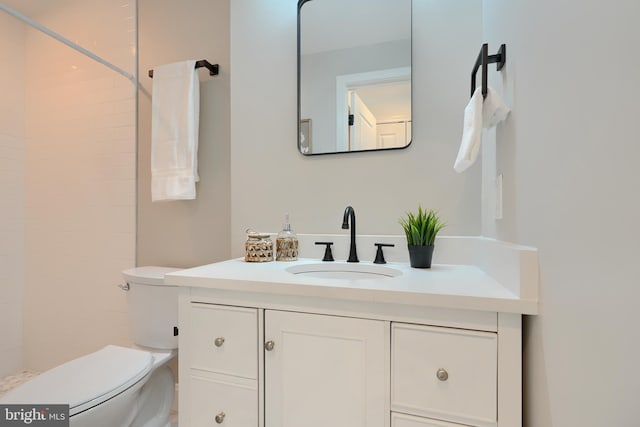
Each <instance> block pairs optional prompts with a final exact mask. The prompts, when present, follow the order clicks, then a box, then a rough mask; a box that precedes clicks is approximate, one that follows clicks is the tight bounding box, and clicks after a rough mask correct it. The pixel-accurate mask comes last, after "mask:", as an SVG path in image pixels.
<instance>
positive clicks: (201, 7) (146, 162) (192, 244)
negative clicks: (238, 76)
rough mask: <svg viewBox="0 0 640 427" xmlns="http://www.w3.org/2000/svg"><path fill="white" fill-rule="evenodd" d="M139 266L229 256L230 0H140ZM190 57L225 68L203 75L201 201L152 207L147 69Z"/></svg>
mask: <svg viewBox="0 0 640 427" xmlns="http://www.w3.org/2000/svg"><path fill="white" fill-rule="evenodd" d="M139 7H140V30H139V31H140V70H141V71H140V75H141V77H140V84H141V90H140V92H139V100H140V104H139V110H138V112H139V123H138V138H139V149H138V230H137V231H138V264H139V265H164V266H173V267H193V266H196V265H202V264H208V263H211V262H215V261H221V260H224V259H228V258H229V252H230V250H229V246H230V243H229V239H230V234H231V233H230V232H229V223H230V221H231V220H230V215H231V208H230V192H231V183H230V172H229V169H230V161H229V156H230V154H229V151H230V148H229V138H230V136H229V96H230V95H229V86H230V78H231V72H230V69H229V0H216V1H211V0H183V1H180V2H176V1H172V0H141V1H140V4H139ZM187 59H207V60H209V61H210V62H212V63H214V64H219V65H220V74H219V75H218V76H215V77H212V76H209V74H208V71H207V70H205V69H201V70H199V72H198V73H199V76H200V136H199V148H198V165H199V167H198V169H199V175H200V182H198V183H197V184H196V199H195V200H186V201H172V202H161V203H152V202H151V165H150V162H151V160H150V159H151V154H150V153H151V93H152V91H153V79H150V78H149V77H148V76H147V70H149V69H152V68H154V67H155V66H157V65H161V64H166V63H170V62H174V61H184V60H187Z"/></svg>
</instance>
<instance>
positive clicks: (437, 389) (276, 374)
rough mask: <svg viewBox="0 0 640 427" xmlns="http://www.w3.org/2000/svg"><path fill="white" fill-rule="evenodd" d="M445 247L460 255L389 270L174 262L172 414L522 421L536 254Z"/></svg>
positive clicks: (203, 419)
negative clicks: (526, 321)
mask: <svg viewBox="0 0 640 427" xmlns="http://www.w3.org/2000/svg"><path fill="white" fill-rule="evenodd" d="M299 237H301V236H299ZM347 237H348V236H345V239H346V238H347ZM372 239H374V240H372V241H376V242H379V241H389V240H390V238H389V237H379V236H376V237H372ZM402 239H404V237H403V236H399V237H397V240H395V241H394V240H391V241H393V242H395V244H396V246H400V245H401V244H403V240H402ZM307 240H308V242H307V243H304V239H303V240H301V245H302V246H301V247H302V248H303V249H304V248H305V247H306V248H307V250H309V249H308V248H309V247H312V248H313V249H315V248H316V246H315V244H314V243H313V242H315V241H325V240H329V239H328V238H326V236H313V238H309V239H307ZM331 240H336V236H332V237H331ZM337 244H338V243H336V245H337ZM340 244H341V245H342V247H348V241H343V242H341V243H340ZM305 245H306V246H305ZM439 251H440V252H439V253H440V254H441V256H445V255H446V254H447V253H448V254H456V256H457V257H460V258H461V259H462V261H463V262H462V263H460V264H456V263H453V262H452V263H446V262H443V263H442V264H435V265H432V268H431V269H429V270H427V271H425V270H422V269H414V268H411V267H410V266H409V265H408V264H406V263H402V262H396V263H393V262H389V263H388V264H387V266H385V268H386V269H387V270H393V271H394V272H395V273H396V274H393V275H389V276H384V277H383V278H377V277H376V278H373V279H372V278H371V277H370V276H367V277H366V278H359V276H353V275H351V276H349V275H347V276H339V275H338V276H336V275H329V276H327V275H322V274H321V275H319V276H314V275H305V274H299V273H300V272H301V271H305V272H311V273H313V272H318V271H319V272H320V273H324V272H326V271H328V270H326V268H331V269H333V270H332V271H335V272H338V273H340V272H345V271H346V272H351V271H352V270H353V266H351V265H347V264H348V263H346V262H344V261H342V262H340V261H335V262H333V263H327V264H325V263H321V262H319V261H317V260H309V259H299V260H298V261H294V262H267V263H247V262H244V260H243V259H234V260H228V261H224V262H220V263H215V264H210V265H205V266H201V267H196V268H192V269H187V270H181V271H178V272H175V273H170V274H168V275H167V276H166V277H165V282H166V283H168V284H170V285H176V286H179V287H180V297H179V311H178V313H179V325H178V326H179V346H180V353H179V418H180V419H179V424H180V426H181V427H204V426H206V427H211V426H217V425H220V426H223V427H225V426H226V427H229V426H231V427H240V426H241V427H300V426H304V427H325V426H332V427H356V426H358V427H522V316H523V315H526V314H530V315H535V314H537V310H538V305H537V304H538V303H537V283H538V276H537V265H538V264H537V253H536V251H535V249H532V248H527V247H521V246H517V245H511V244H507V243H504V242H498V241H494V240H489V239H484V238H451V239H448V240H447V239H443V240H441V241H440V244H439ZM392 254H393V252H391V253H390V255H392ZM465 254H466V255H465ZM474 254H475V255H474ZM474 260H475V261H474ZM471 261H473V262H471ZM440 262H442V259H441V261H440ZM358 268H360V269H365V270H366V269H369V270H371V271H374V272H378V273H379V272H380V267H379V266H378V265H374V264H372V263H366V262H360V263H359V267H358ZM387 270H385V271H387ZM367 271H368V270H367ZM340 277H343V278H340Z"/></svg>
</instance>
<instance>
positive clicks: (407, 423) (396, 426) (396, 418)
mask: <svg viewBox="0 0 640 427" xmlns="http://www.w3.org/2000/svg"><path fill="white" fill-rule="evenodd" d="M391 427H467V426H464V425H462V424H452V423H449V422H447V421H437V420H432V419H429V418H422V417H414V416H412V415H406V414H398V413H397V412H392V413H391Z"/></svg>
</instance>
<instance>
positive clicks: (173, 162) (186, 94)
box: [151, 60, 200, 202]
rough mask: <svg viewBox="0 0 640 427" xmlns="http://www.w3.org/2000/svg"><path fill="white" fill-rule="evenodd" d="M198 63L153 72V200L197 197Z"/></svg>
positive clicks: (161, 67) (163, 67)
mask: <svg viewBox="0 0 640 427" xmlns="http://www.w3.org/2000/svg"><path fill="white" fill-rule="evenodd" d="M195 62H196V61H195V60H189V61H182V62H176V63H173V64H166V65H160V66H158V67H155V69H154V71H153V93H152V108H151V122H152V124H151V200H152V201H154V202H156V201H163V200H189V199H195V198H196V182H197V181H199V177H198V130H199V121H200V82H199V80H198V75H197V73H196V69H195Z"/></svg>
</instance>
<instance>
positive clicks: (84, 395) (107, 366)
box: [0, 345, 153, 416]
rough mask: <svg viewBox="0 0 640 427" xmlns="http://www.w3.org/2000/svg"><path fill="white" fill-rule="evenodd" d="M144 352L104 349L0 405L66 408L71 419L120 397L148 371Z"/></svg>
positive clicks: (22, 389) (149, 363) (55, 370)
mask: <svg viewBox="0 0 640 427" xmlns="http://www.w3.org/2000/svg"><path fill="white" fill-rule="evenodd" d="M152 364H153V356H152V354H151V353H150V352H148V351H143V350H136V349H132V348H125V347H118V346H114V345H108V346H106V347H105V348H103V349H102V350H99V351H97V352H95V353H91V354H88V355H86V356H82V357H79V358H77V359H74V360H71V361H69V362H67V363H64V364H62V365H60V366H57V367H55V368H53V369H51V370H49V371H46V372H44V373H42V374H41V375H39V376H38V377H36V378H34V379H33V380H31V381H28V382H26V383H24V384H22V385H21V386H19V387H17V388H15V389H14V390H12V391H11V392H9V393H8V394H6V395H5V396H3V398H2V399H0V401H1V402H2V403H34V404H68V405H69V415H70V416H73V415H75V414H78V413H80V412H82V411H85V410H87V409H89V408H92V407H94V406H97V405H99V404H101V403H103V402H105V401H106V400H109V399H111V398H112V397H114V396H116V395H118V394H120V393H122V392H123V391H124V390H126V389H128V388H129V387H131V386H132V385H133V384H135V383H137V382H138V381H140V380H141V379H143V378H144V377H145V376H146V375H147V374H148V373H149V372H150V371H151V367H152Z"/></svg>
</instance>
